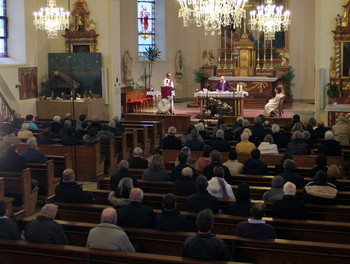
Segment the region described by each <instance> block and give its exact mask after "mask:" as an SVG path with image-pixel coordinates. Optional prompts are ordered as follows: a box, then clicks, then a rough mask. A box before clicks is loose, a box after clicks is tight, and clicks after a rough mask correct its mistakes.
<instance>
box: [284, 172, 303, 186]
mask: <svg viewBox="0 0 350 264" xmlns="http://www.w3.org/2000/svg"><path fill="white" fill-rule="evenodd" d="M279 176H282V177H283V179H284V182H288V181H289V182H291V183H294V184H295V186H296V187H297V189H303V188H304V186H305V181H304V177H303V176H300V175H299V174H297V173H295V172H292V171H283V172H282V173H281V174H279Z"/></svg>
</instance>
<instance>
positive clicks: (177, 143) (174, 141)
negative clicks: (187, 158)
mask: <svg viewBox="0 0 350 264" xmlns="http://www.w3.org/2000/svg"><path fill="white" fill-rule="evenodd" d="M175 135H176V128H175V127H173V126H171V127H169V128H168V135H167V136H166V137H165V138H164V139H163V140H162V149H181V148H182V144H181V139H179V138H177V137H176V136H175Z"/></svg>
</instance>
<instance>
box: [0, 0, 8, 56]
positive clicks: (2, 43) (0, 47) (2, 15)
mask: <svg viewBox="0 0 350 264" xmlns="http://www.w3.org/2000/svg"><path fill="white" fill-rule="evenodd" d="M0 57H7V17H6V0H0Z"/></svg>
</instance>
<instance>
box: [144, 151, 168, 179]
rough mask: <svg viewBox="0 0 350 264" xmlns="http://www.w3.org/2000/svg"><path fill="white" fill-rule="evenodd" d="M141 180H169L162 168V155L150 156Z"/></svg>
mask: <svg viewBox="0 0 350 264" xmlns="http://www.w3.org/2000/svg"><path fill="white" fill-rule="evenodd" d="M142 179H143V180H148V181H169V180H170V176H169V174H168V172H167V171H166V170H165V169H164V162H163V157H162V156H160V155H159V154H156V155H154V156H153V157H152V159H151V161H150V163H149V165H148V168H147V169H145V170H144V171H143V175H142Z"/></svg>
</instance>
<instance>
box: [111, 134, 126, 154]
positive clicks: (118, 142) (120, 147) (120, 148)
mask: <svg viewBox="0 0 350 264" xmlns="http://www.w3.org/2000/svg"><path fill="white" fill-rule="evenodd" d="M114 142H115V146H116V148H117V152H118V153H119V159H120V160H121V159H125V160H128V159H129V152H128V147H127V140H126V134H125V133H122V134H121V135H120V136H115V137H114ZM120 154H121V156H120Z"/></svg>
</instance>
